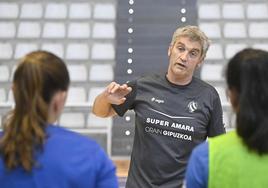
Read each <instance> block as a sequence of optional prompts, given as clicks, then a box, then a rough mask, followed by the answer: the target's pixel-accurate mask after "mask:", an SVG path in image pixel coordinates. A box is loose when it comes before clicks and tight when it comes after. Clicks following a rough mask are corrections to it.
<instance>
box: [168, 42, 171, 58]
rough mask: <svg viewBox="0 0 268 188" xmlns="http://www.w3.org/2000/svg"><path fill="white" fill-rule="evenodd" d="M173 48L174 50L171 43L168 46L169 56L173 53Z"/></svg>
mask: <svg viewBox="0 0 268 188" xmlns="http://www.w3.org/2000/svg"><path fill="white" fill-rule="evenodd" d="M171 50H172V45H171V44H170V45H169V47H168V57H170V55H171Z"/></svg>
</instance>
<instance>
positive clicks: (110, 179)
mask: <svg viewBox="0 0 268 188" xmlns="http://www.w3.org/2000/svg"><path fill="white" fill-rule="evenodd" d="M95 160H96V163H98V162H99V164H98V165H97V166H98V168H97V170H98V172H97V173H98V175H97V180H96V188H107V187H109V188H118V179H117V176H116V167H115V165H114V164H113V162H112V161H111V159H109V157H108V156H107V155H106V153H105V152H104V151H103V150H102V149H100V152H99V154H98V156H97V158H96V159H95Z"/></svg>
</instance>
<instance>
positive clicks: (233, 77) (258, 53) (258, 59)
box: [226, 48, 268, 154]
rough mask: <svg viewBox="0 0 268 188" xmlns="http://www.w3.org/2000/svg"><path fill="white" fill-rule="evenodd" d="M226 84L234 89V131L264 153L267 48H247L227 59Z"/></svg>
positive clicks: (267, 129)
mask: <svg viewBox="0 0 268 188" xmlns="http://www.w3.org/2000/svg"><path fill="white" fill-rule="evenodd" d="M226 78H227V85H228V88H229V89H230V90H235V91H236V92H237V104H238V108H237V114H236V115H237V117H236V124H237V125H236V126H237V133H238V135H239V136H240V137H241V138H242V140H243V142H244V143H245V144H246V146H247V147H248V148H249V149H250V150H254V151H256V152H257V153H259V154H264V153H268V52H266V51H263V50H258V49H252V48H247V49H244V50H242V51H240V52H238V53H237V54H236V55H235V56H234V57H233V58H232V59H231V60H230V61H229V63H228V66H227V71H226Z"/></svg>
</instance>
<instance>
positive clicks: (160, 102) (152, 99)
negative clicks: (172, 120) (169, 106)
mask: <svg viewBox="0 0 268 188" xmlns="http://www.w3.org/2000/svg"><path fill="white" fill-rule="evenodd" d="M151 101H152V102H156V103H158V104H163V103H165V101H164V100H161V99H157V98H155V97H152V98H151Z"/></svg>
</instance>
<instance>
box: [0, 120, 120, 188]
mask: <svg viewBox="0 0 268 188" xmlns="http://www.w3.org/2000/svg"><path fill="white" fill-rule="evenodd" d="M46 132H47V136H48V137H47V140H46V142H45V144H44V148H43V151H40V152H38V153H37V155H36V162H37V164H36V165H35V167H34V168H33V169H32V171H31V172H26V171H25V170H24V169H23V168H22V167H18V168H16V169H14V170H11V171H10V170H7V169H6V168H5V166H4V163H3V158H2V157H1V155H0V182H1V183H0V187H1V188H107V187H109V188H118V182H117V177H116V175H115V166H114V165H113V163H112V161H111V160H110V159H109V158H108V157H107V155H106V154H105V152H104V150H103V149H102V148H101V147H100V146H99V145H98V144H97V143H96V142H95V141H93V140H91V139H89V138H87V137H84V136H82V135H79V134H77V133H75V132H72V131H69V130H67V129H64V128H61V127H56V126H52V125H50V126H48V127H47V129H46Z"/></svg>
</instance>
